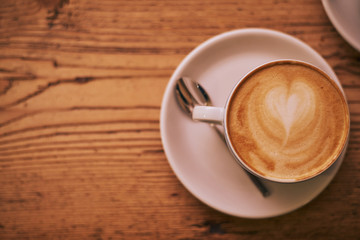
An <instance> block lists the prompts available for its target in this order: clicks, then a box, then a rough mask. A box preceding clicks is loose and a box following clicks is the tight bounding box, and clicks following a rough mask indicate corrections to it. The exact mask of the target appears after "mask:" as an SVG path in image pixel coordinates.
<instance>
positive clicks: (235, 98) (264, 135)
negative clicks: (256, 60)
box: [226, 61, 349, 180]
mask: <svg viewBox="0 0 360 240" xmlns="http://www.w3.org/2000/svg"><path fill="white" fill-rule="evenodd" d="M226 124H227V131H228V133H229V139H230V142H231V145H232V147H233V149H234V151H235V152H236V154H237V155H238V157H239V158H240V159H241V160H242V161H243V162H244V163H245V164H246V165H247V166H248V167H249V168H251V169H252V170H253V171H255V172H257V173H258V174H260V175H262V176H265V177H267V178H270V179H271V178H275V179H289V180H290V179H293V180H303V179H307V178H310V177H311V176H314V175H316V174H317V173H319V172H322V171H323V170H324V169H326V168H327V167H328V166H329V165H331V164H332V163H333V162H334V161H335V160H336V159H337V158H338V156H339V155H340V153H341V151H342V149H343V147H344V145H345V143H346V140H347V135H348V131H349V111H348V108H347V104H346V101H345V99H344V97H343V95H342V93H341V92H340V90H339V89H338V87H337V86H336V85H335V83H334V82H333V81H332V80H330V79H329V78H328V77H327V76H326V75H325V74H324V73H322V72H321V71H320V70H317V69H316V68H314V67H312V66H311V65H308V64H305V63H299V62H295V61H281V62H274V63H270V64H267V65H265V66H263V67H260V68H258V69H256V70H254V71H253V72H251V73H250V74H248V75H247V76H246V77H245V78H244V79H242V81H241V83H240V84H239V85H238V86H237V88H236V89H235V91H234V93H233V95H232V97H231V99H230V101H229V106H228V111H227V118H226Z"/></svg>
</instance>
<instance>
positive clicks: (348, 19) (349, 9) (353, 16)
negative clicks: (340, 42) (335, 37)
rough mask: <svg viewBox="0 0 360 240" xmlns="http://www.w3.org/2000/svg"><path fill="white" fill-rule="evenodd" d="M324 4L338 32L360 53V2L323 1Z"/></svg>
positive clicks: (350, 0) (354, 0)
mask: <svg viewBox="0 0 360 240" xmlns="http://www.w3.org/2000/svg"><path fill="white" fill-rule="evenodd" d="M322 3H323V6H324V9H325V11H326V14H327V15H328V17H329V19H330V21H331V22H332V24H333V25H334V26H335V28H336V30H337V31H338V32H339V33H340V34H341V36H342V37H343V38H344V39H345V40H346V41H347V42H348V43H350V44H351V45H352V46H353V47H354V48H356V49H357V50H358V51H360V1H359V0H322Z"/></svg>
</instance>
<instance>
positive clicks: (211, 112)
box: [192, 106, 224, 125]
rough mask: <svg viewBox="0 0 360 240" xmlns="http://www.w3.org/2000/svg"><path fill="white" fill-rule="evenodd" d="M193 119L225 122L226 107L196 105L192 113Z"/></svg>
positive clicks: (218, 122)
mask: <svg viewBox="0 0 360 240" xmlns="http://www.w3.org/2000/svg"><path fill="white" fill-rule="evenodd" d="M192 118H193V120H197V121H201V122H207V123H215V124H221V125H222V124H223V120H224V108H221V107H212V106H195V107H194V109H193V114H192Z"/></svg>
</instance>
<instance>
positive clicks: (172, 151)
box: [160, 29, 343, 218]
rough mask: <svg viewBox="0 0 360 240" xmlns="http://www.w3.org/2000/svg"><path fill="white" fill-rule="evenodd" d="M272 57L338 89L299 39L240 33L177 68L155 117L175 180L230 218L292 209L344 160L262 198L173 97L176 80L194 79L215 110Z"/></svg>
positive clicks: (216, 40)
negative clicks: (314, 70) (308, 66)
mask: <svg viewBox="0 0 360 240" xmlns="http://www.w3.org/2000/svg"><path fill="white" fill-rule="evenodd" d="M276 59H297V60H302V61H306V62H309V63H312V64H313V65H315V66H317V67H319V68H320V69H322V70H323V71H325V72H326V73H328V75H329V76H331V77H332V78H333V79H334V80H336V81H337V83H338V85H339V86H340V87H341V85H340V83H339V81H338V79H337V77H336V75H335V73H334V72H333V70H332V69H331V67H330V66H329V65H328V64H327V63H326V61H325V60H324V59H323V58H322V57H321V56H320V55H319V54H318V53H317V52H315V51H314V50H313V49H312V48H310V47H309V46H308V45H306V44H305V43H303V42H301V41H300V40H298V39H296V38H294V37H291V36H289V35H286V34H284V33H280V32H277V31H272V30H265V29H242V30H235V31H231V32H227V33H224V34H221V35H218V36H216V37H213V38H211V39H209V40H208V41H206V42H204V43H203V44H201V45H200V46H198V47H197V48H196V49H195V50H193V51H192V52H191V53H190V54H189V55H188V56H187V57H186V58H185V59H184V60H183V61H182V62H181V64H180V65H179V66H178V68H177V69H176V71H175V72H174V74H173V76H172V77H171V79H170V82H169V84H168V86H167V88H166V91H165V94H164V98H163V102H162V108H161V116H160V129H161V138H162V143H163V146H164V149H165V154H166V156H167V158H168V161H169V163H170V165H171V167H172V169H173V171H174V172H175V174H176V176H177V177H178V179H179V180H180V181H181V182H182V183H183V185H184V186H185V187H186V188H187V189H188V190H189V191H190V192H191V193H192V194H193V195H194V196H195V197H197V198H198V199H200V200H201V201H202V202H204V203H206V204H207V205H209V206H211V207H213V208H215V209H217V210H219V211H221V212H224V213H227V214H230V215H234V216H239V217H246V218H266V217H272V216H277V215H281V214H285V213H287V212H290V211H292V210H295V209H297V208H299V207H301V206H303V205H305V204H306V203H308V202H310V201H311V200H312V199H313V198H315V197H316V196H317V195H318V194H319V193H320V192H321V191H322V190H324V188H325V187H326V186H327V185H328V184H329V183H330V181H331V180H332V179H333V177H334V176H335V174H336V172H337V170H338V169H339V167H340V165H341V163H342V161H343V156H342V157H341V158H340V159H339V160H338V161H337V162H336V163H335V164H334V165H333V166H332V167H331V168H329V169H328V170H327V171H326V172H324V173H323V174H321V175H320V176H318V177H316V178H314V179H312V180H309V181H306V182H302V183H296V184H280V183H273V182H265V184H266V186H267V187H268V188H269V189H270V191H271V196H270V197H268V198H264V197H263V196H262V195H261V194H260V193H259V191H258V190H257V189H256V188H255V186H254V185H253V184H252V182H251V181H250V180H249V179H248V176H247V175H246V174H245V173H244V171H243V169H242V168H241V167H240V166H239V165H238V164H237V163H236V162H235V160H234V159H233V157H232V156H231V154H230V153H229V151H228V149H227V148H226V146H225V144H224V143H223V142H222V141H221V139H220V138H219V137H218V135H217V134H216V133H215V132H214V131H213V129H211V128H210V127H209V126H208V125H207V124H206V123H200V122H193V121H192V120H191V119H190V118H189V117H188V116H187V115H186V114H185V113H183V112H182V111H181V109H180V108H179V106H178V105H177V103H176V99H175V95H174V86H175V82H176V81H177V79H178V78H179V77H180V76H189V77H192V78H193V79H196V80H197V81H199V82H200V83H201V85H202V86H203V87H204V88H205V89H206V91H208V93H209V95H210V96H211V98H212V100H213V103H214V105H215V106H224V105H225V102H226V98H227V95H228V94H229V93H230V91H231V89H232V87H233V86H234V85H235V83H236V82H237V81H238V80H239V79H240V78H241V77H242V76H243V75H245V74H246V73H247V72H248V71H250V70H251V69H253V68H255V67H256V66H258V65H261V64H263V63H265V62H268V61H271V60H276Z"/></svg>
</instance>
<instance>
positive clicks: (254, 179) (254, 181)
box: [210, 123, 270, 197]
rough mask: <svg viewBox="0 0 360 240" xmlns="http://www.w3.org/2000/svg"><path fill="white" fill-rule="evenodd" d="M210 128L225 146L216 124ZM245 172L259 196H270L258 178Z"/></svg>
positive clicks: (222, 134)
mask: <svg viewBox="0 0 360 240" xmlns="http://www.w3.org/2000/svg"><path fill="white" fill-rule="evenodd" d="M210 126H211V127H212V128H213V129H214V130H215V132H216V133H217V134H218V135H219V137H220V138H221V140H223V142H224V143H225V144H227V143H226V140H225V136H224V133H223V132H222V131H221V130H220V129H219V128H218V127H217V125H216V124H213V123H210ZM243 170H244V171H245V173H246V174H247V175H248V176H249V178H250V180H251V181H252V182H253V183H254V185H255V186H256V187H257V188H258V189H259V191H260V192H261V194H262V195H263V197H268V196H270V192H269V190H268V189H267V188H266V187H265V186H264V184H263V183H262V182H261V180H260V179H259V178H257V177H256V176H254V175H252V174H251V173H249V172H248V171H246V170H245V169H243Z"/></svg>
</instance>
